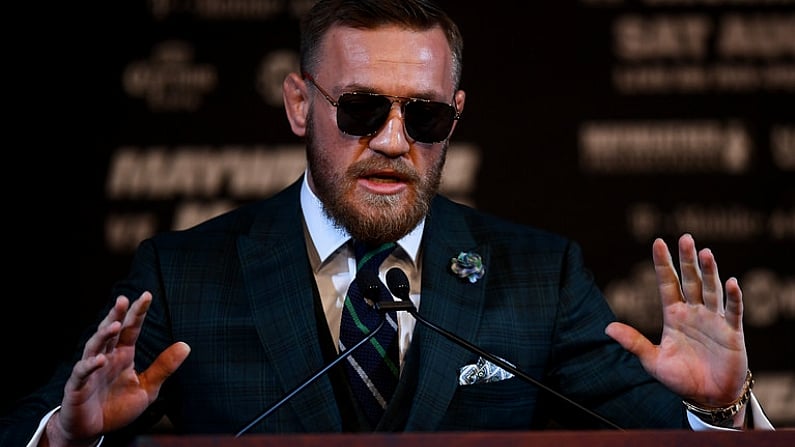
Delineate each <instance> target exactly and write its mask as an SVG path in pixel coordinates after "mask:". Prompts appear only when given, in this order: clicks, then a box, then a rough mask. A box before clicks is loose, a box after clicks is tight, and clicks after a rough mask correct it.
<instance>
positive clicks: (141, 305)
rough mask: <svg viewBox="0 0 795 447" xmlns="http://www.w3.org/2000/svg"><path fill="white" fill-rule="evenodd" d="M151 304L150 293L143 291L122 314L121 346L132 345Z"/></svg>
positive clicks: (136, 338)
mask: <svg viewBox="0 0 795 447" xmlns="http://www.w3.org/2000/svg"><path fill="white" fill-rule="evenodd" d="M151 304H152V294H151V293H149V292H143V293H142V294H141V296H140V297H139V298H138V299H137V300H135V302H134V303H133V304H132V306H131V307H130V310H129V312H127V314H126V315H125V316H124V323H123V325H122V330H121V333H120V334H119V344H120V345H123V346H134V345H135V342H136V341H137V340H138V335H139V334H140V333H141V326H143V324H144V319H146V312H147V311H148V310H149V306H150V305H151Z"/></svg>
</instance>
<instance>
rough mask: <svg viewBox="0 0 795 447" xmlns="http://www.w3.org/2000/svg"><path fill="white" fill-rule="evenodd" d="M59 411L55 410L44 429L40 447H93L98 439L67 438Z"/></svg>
mask: <svg viewBox="0 0 795 447" xmlns="http://www.w3.org/2000/svg"><path fill="white" fill-rule="evenodd" d="M60 416H61V415H60V410H56V411H55V412H54V413H53V414H52V416H51V417H50V420H49V421H47V426H46V427H45V429H44V436H42V439H41V442H40V443H39V445H40V446H43V447H93V446H96V445H97V443H98V442H99V440H100V437H95V438H91V439H74V438H73V437H71V436H69V434H68V431H67V430H66V429H65V428H64V427H63V425H62V424H61V417H60Z"/></svg>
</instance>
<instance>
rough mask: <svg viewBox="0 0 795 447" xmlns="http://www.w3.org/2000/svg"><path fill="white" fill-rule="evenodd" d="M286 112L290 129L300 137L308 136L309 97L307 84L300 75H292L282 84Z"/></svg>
mask: <svg viewBox="0 0 795 447" xmlns="http://www.w3.org/2000/svg"><path fill="white" fill-rule="evenodd" d="M282 96H283V98H284V110H285V112H287V119H288V120H289V121H290V128H292V130H293V133H294V134H296V135H297V136H299V137H303V136H304V135H305V134H306V116H307V114H308V113H309V97H308V94H307V91H306V82H304V79H303V78H302V77H301V75H299V74H298V73H290V74H288V75H287V76H286V77H285V78H284V82H283V83H282Z"/></svg>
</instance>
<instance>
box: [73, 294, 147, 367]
mask: <svg viewBox="0 0 795 447" xmlns="http://www.w3.org/2000/svg"><path fill="white" fill-rule="evenodd" d="M151 302H152V294H151V293H149V292H144V293H142V294H141V296H140V297H139V299H138V300H136V301H135V302H134V303H133V304H132V305H130V301H129V299H128V298H127V297H125V296H124V295H120V296H119V297H118V298H116V303H115V304H114V305H113V307H112V308H111V309H110V311H108V314H107V315H106V316H105V318H103V319H102V321H101V322H100V323H99V326H97V331H96V332H95V333H94V334H93V335H92V336H91V338H89V339H88V341H86V345H85V347H84V348H83V359H87V358H89V357H92V356H96V355H99V354H109V353H111V352H113V350H114V349H116V346H117V345H118V344H119V343H122V344H123V345H130V346H131V345H134V344H135V341H136V340H137V338H138V334H139V333H140V331H141V325H143V321H144V318H145V317H146V312H147V311H148V310H149V305H150V304H151Z"/></svg>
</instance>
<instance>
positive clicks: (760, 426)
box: [687, 391, 775, 431]
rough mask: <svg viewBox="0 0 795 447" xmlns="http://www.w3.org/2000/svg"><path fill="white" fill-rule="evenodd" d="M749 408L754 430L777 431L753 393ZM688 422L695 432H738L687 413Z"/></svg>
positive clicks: (747, 409)
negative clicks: (708, 422)
mask: <svg viewBox="0 0 795 447" xmlns="http://www.w3.org/2000/svg"><path fill="white" fill-rule="evenodd" d="M747 405H748V408H746V409H745V411H750V412H751V417H752V418H753V419H752V420H753V421H754V427H753V429H754V430H775V428H774V427H773V424H772V423H770V419H768V418H767V415H766V414H765V412H764V411H763V410H762V406H761V405H760V404H759V401H758V400H757V399H756V396H754V393H753V391H752V392H751V399H749V400H748V404H747ZM687 421H688V422H689V423H690V428H692V429H693V430H695V431H704V430H716V431H737V429H734V428H726V427H718V426H716V425H711V424H707V423H706V422H704V421H703V420H701V418H699V417H698V416H696V415H695V414H693V413H692V412H690V411H689V410H688V411H687Z"/></svg>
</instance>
